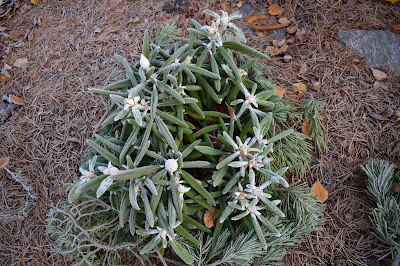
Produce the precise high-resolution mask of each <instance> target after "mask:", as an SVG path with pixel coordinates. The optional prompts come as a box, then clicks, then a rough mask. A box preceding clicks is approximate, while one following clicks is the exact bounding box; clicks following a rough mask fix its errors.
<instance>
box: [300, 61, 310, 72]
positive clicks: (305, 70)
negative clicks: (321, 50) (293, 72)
mask: <svg viewBox="0 0 400 266" xmlns="http://www.w3.org/2000/svg"><path fill="white" fill-rule="evenodd" d="M307 70H308V68H307V64H306V63H304V64H303V65H302V66H301V67H300V70H299V73H300V74H304V73H306V72H307Z"/></svg>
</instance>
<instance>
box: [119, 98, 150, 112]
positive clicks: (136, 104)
mask: <svg viewBox="0 0 400 266" xmlns="http://www.w3.org/2000/svg"><path fill="white" fill-rule="evenodd" d="M145 105H146V101H145V100H141V99H140V97H139V96H135V97H133V98H127V99H126V100H125V106H124V109H125V110H129V109H133V108H137V109H139V110H144V109H145Z"/></svg>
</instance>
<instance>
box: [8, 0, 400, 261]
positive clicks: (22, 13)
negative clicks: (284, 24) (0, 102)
mask: <svg viewBox="0 0 400 266" xmlns="http://www.w3.org/2000/svg"><path fill="white" fill-rule="evenodd" d="M167 2H168V1H167V0H165V1H160V2H158V1H143V0H142V1H135V2H133V1H127V0H115V1H104V0H103V1H95V0H93V1H84V0H77V1H68V0H63V1H62V0H60V1H45V2H44V3H41V4H40V5H39V6H32V5H30V4H25V5H23V6H21V7H20V8H19V9H17V10H14V13H13V16H12V17H11V18H9V19H8V20H5V21H3V23H2V25H1V26H2V27H5V30H4V31H3V32H4V33H6V34H7V35H8V37H7V36H5V35H4V34H2V35H1V36H0V38H1V41H2V44H3V45H4V47H2V48H1V49H3V51H1V54H0V55H1V60H2V64H1V66H2V65H3V63H7V64H8V65H13V63H14V61H15V60H16V59H18V58H24V57H26V58H28V60H29V66H28V67H27V68H26V69H18V68H16V67H13V68H12V69H11V70H8V72H9V74H10V75H11V77H10V78H9V79H7V80H5V81H3V83H2V86H1V91H0V92H1V94H13V95H16V96H18V97H22V98H24V99H25V102H26V104H25V105H24V106H22V107H20V108H18V109H17V110H15V111H13V113H12V116H11V117H10V118H9V119H8V120H7V121H6V122H5V123H4V124H2V125H1V127H0V147H1V148H0V155H1V156H2V157H3V156H9V157H10V162H11V163H10V165H9V168H10V169H12V170H13V169H15V170H16V169H18V170H22V173H23V175H24V176H26V177H27V178H29V179H30V180H31V184H32V186H33V188H34V190H35V191H36V192H37V193H38V194H39V196H40V198H39V200H38V202H37V206H36V207H35V208H34V210H33V212H32V213H31V214H30V215H29V217H28V218H27V219H25V220H23V221H15V220H14V221H7V220H6V219H3V221H2V223H1V226H0V234H1V235H2V240H1V241H0V264H2V265H15V264H18V265H19V264H29V265H32V264H34V265H69V264H70V261H69V259H68V258H64V257H62V256H61V255H57V254H53V253H51V251H50V248H51V244H50V243H51V240H50V239H49V238H48V236H47V235H46V234H45V224H46V221H45V219H46V215H47V212H48V210H49V208H50V207H51V206H52V205H54V204H56V203H57V202H58V201H59V200H61V199H64V198H65V186H64V184H65V183H70V182H73V180H76V179H78V178H79V175H78V171H77V170H78V167H79V165H80V163H81V162H82V160H83V156H84V154H85V150H86V147H85V145H84V143H85V141H86V139H87V138H90V137H92V134H93V131H94V129H95V127H96V125H97V122H98V120H99V119H100V118H101V116H102V114H103V113H104V112H105V110H104V107H103V104H102V101H101V98H100V97H99V96H94V95H92V94H91V93H88V92H87V90H86V88H88V87H96V86H97V87H101V86H102V85H103V84H104V82H105V81H106V80H107V78H108V76H109V74H110V73H111V72H112V70H113V69H116V71H114V72H113V74H114V75H120V74H121V73H122V71H121V70H122V69H121V67H120V66H118V64H117V63H116V60H115V58H114V55H115V54H116V53H118V54H120V55H122V56H124V57H129V54H131V53H137V52H138V51H140V45H141V36H142V34H143V32H144V30H145V29H153V28H156V27H159V26H161V25H163V24H165V23H171V22H173V21H176V22H177V24H178V26H179V27H181V28H182V29H185V28H187V27H188V25H189V23H190V20H189V17H190V16H192V15H194V18H196V19H198V20H204V19H205V16H204V15H203V14H202V13H201V11H202V10H204V9H206V8H209V9H213V10H219V9H224V10H226V11H229V12H234V11H236V10H238V9H239V7H238V4H239V5H240V3H241V2H242V3H241V4H242V5H243V4H246V2H245V1H237V2H230V1H229V2H227V1H216V3H214V1H185V3H186V5H185V6H184V7H180V8H178V9H176V10H172V12H171V11H169V10H165V6H166V3H167ZM175 2H176V1H174V3H175ZM249 2H250V3H249V4H250V5H253V7H254V12H255V13H257V12H259V11H260V12H261V11H263V10H265V7H266V6H268V5H269V4H268V3H267V1H258V2H257V3H256V4H254V3H253V2H255V1H249ZM168 3H169V2H168ZM278 4H280V5H281V6H282V7H284V8H285V13H284V14H285V16H287V17H289V18H290V17H294V18H295V19H296V24H297V25H298V27H299V29H304V30H305V32H306V35H305V36H306V38H302V40H299V39H298V38H297V39H296V41H295V42H294V43H293V44H291V45H290V48H289V50H288V52H287V54H290V55H291V56H292V57H293V59H292V61H291V62H285V61H284V60H283V58H282V56H275V57H272V59H271V60H270V62H269V63H268V67H269V70H270V71H271V72H272V74H273V75H274V76H276V77H280V78H285V79H288V80H290V81H292V82H302V83H304V84H308V85H309V87H313V86H312V85H313V84H314V83H315V82H320V84H321V86H320V88H319V89H317V90H313V89H311V92H312V93H313V95H314V96H315V98H316V99H318V100H320V101H323V102H325V103H326V107H325V113H324V116H325V119H324V120H325V124H326V127H327V133H326V139H327V142H328V145H329V152H328V153H326V154H324V155H322V156H319V155H315V156H314V159H313V161H312V162H313V163H312V165H311V166H310V169H309V173H308V174H307V176H306V181H307V182H308V183H309V184H312V183H314V182H315V181H316V180H317V179H319V180H320V181H321V183H322V184H323V185H324V186H325V187H326V188H327V189H328V191H329V199H328V200H327V202H326V204H327V210H326V213H325V218H326V222H325V225H324V227H323V228H322V230H321V231H318V232H315V233H312V234H310V235H308V236H307V237H305V238H304V239H303V241H302V243H301V244H300V245H299V247H296V248H295V249H291V250H289V251H288V254H287V256H286V257H285V258H284V260H283V263H284V264H285V265H311V264H312V265H372V264H374V263H376V260H377V257H376V256H375V255H374V250H375V248H376V245H377V244H378V242H377V240H376V239H375V238H374V237H373V236H372V228H371V226H370V224H369V221H368V216H367V214H366V211H367V205H368V199H367V197H366V193H365V189H366V186H365V177H364V175H363V174H362V172H361V171H360V168H359V165H361V164H365V163H367V162H368V161H370V160H371V159H372V158H381V159H386V160H388V161H390V162H393V163H399V154H400V140H399V138H398V132H399V130H400V125H399V122H398V121H397V122H396V121H378V120H375V119H373V118H370V117H368V116H367V115H366V114H367V112H369V111H373V112H375V113H379V114H382V113H384V112H385V111H386V109H387V108H389V107H390V108H392V109H394V110H398V109H399V107H400V89H399V84H400V79H399V78H397V77H395V76H391V75H389V78H388V79H387V81H389V82H391V83H392V84H393V87H392V88H391V89H382V88H374V87H373V86H372V84H373V83H374V80H373V77H372V74H371V71H370V70H369V68H368V67H367V66H366V65H365V63H364V60H363V59H360V58H358V57H357V55H356V54H355V53H354V52H352V51H350V50H348V49H347V48H346V47H345V46H344V45H343V44H342V43H340V42H339V40H338V37H337V32H338V30H340V29H341V30H348V29H386V28H387V25H389V24H390V23H393V24H400V21H399V18H398V17H396V16H394V15H393V14H394V12H400V10H399V6H398V5H391V4H389V3H387V2H375V1H362V2H361V3H356V4H354V5H347V4H346V3H344V2H343V1H335V2H332V1H310V0H305V1H279V2H278ZM166 11H168V12H170V13H166ZM243 24H245V22H243ZM247 25H249V24H247ZM245 29H246V31H245V34H246V36H248V40H249V44H250V45H251V46H255V47H257V48H258V49H259V50H260V51H265V49H266V47H267V46H268V45H270V43H271V41H272V40H273V38H271V37H270V36H271V34H270V33H265V34H260V33H257V32H254V31H252V30H251V27H250V26H247V27H245ZM25 36H27V37H25ZM285 38H289V35H288V34H286V33H285ZM16 43H23V45H16ZM12 46H13V47H12ZM7 47H12V48H10V49H9V50H8V54H7V53H6V51H5V50H6V48H7ZM304 64H305V65H306V67H307V71H306V72H303V71H301V72H302V73H299V70H300V68H301V67H302V66H303V65H304ZM2 67H3V66H2ZM303 69H304V68H303ZM361 81H362V82H365V83H362V82H361ZM360 82H361V83H360ZM365 84H367V85H365ZM288 97H289V98H290V97H298V96H294V93H291V92H290V91H289V93H288ZM0 187H1V193H2V197H1V202H0V210H1V211H2V214H3V213H4V212H5V211H8V212H9V211H13V210H15V209H19V208H20V207H22V206H23V197H24V192H23V190H22V188H21V187H20V186H19V184H16V183H14V182H13V181H10V180H9V178H8V177H7V176H6V174H5V172H4V171H2V172H1V177H0ZM378 264H379V263H378Z"/></svg>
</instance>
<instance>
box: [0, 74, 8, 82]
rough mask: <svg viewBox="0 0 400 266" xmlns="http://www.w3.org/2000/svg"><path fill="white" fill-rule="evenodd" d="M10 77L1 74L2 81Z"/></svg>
mask: <svg viewBox="0 0 400 266" xmlns="http://www.w3.org/2000/svg"><path fill="white" fill-rule="evenodd" d="M8 79H9V78H7V77H6V76H5V75H3V74H0V81H6V80H8Z"/></svg>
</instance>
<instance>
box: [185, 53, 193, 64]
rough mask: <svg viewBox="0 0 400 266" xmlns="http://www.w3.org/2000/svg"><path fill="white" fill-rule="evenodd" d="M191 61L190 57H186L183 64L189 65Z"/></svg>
mask: <svg viewBox="0 0 400 266" xmlns="http://www.w3.org/2000/svg"><path fill="white" fill-rule="evenodd" d="M191 60H192V57H191V56H190V55H188V56H186V58H185V60H184V62H185V63H188V64H190V61H191Z"/></svg>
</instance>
